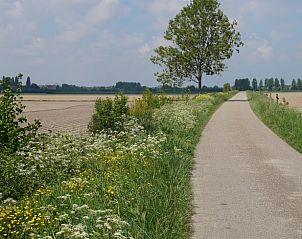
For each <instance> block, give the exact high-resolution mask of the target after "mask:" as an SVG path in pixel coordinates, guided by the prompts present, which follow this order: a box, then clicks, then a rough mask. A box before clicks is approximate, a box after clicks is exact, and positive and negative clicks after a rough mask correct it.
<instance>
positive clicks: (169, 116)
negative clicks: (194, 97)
mask: <svg viewBox="0 0 302 239" xmlns="http://www.w3.org/2000/svg"><path fill="white" fill-rule="evenodd" d="M196 110H202V107H200V105H199V106H198V105H197V104H196V103H195V102H174V103H172V104H167V105H164V106H163V107H161V108H160V109H158V110H156V111H155V113H154V120H155V121H157V122H159V123H160V124H161V125H164V126H165V127H168V128H169V130H172V131H179V130H184V131H186V130H190V129H192V128H194V126H195V124H196V121H197V116H196Z"/></svg>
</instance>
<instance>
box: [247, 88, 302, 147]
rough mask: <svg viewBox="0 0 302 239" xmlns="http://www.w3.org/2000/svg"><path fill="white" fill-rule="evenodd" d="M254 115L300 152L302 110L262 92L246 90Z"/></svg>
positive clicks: (301, 145)
mask: <svg viewBox="0 0 302 239" xmlns="http://www.w3.org/2000/svg"><path fill="white" fill-rule="evenodd" d="M248 97H249V99H250V105H251V107H252V109H253V111H254V112H255V113H256V115H257V116H258V117H259V118H260V119H261V120H262V121H263V122H264V123H265V124H266V125H267V126H268V127H269V128H271V129H272V130H273V131H274V132H275V133H276V134H277V135H279V136H280V137H281V138H282V139H284V140H285V141H286V142H287V143H288V144H289V145H291V146H292V147H293V148H295V149H296V150H297V151H299V152H300V153H302V112H301V111H298V110H296V109H293V108H290V107H289V106H288V105H287V104H277V103H275V102H274V101H273V100H272V99H270V98H268V97H266V96H265V95H263V94H259V93H255V92H248Z"/></svg>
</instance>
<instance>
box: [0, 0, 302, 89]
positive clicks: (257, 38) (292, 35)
mask: <svg viewBox="0 0 302 239" xmlns="http://www.w3.org/2000/svg"><path fill="white" fill-rule="evenodd" d="M219 2H220V3H221V6H220V8H221V9H222V10H223V11H224V13H225V14H226V15H227V16H228V17H229V19H231V20H234V19H235V20H236V21H237V22H238V26H237V30H238V31H239V32H240V33H241V35H242V40H243V42H244V46H243V47H242V48H241V49H240V53H239V54H236V53H234V55H233V57H232V58H231V59H230V60H228V61H227V62H226V63H227V66H228V69H226V70H225V71H224V72H222V73H221V76H217V75H216V76H215V75H214V76H211V77H205V78H204V81H203V83H204V84H205V85H208V86H213V85H219V86H221V85H223V84H224V83H226V82H230V83H231V84H233V83H234V80H235V79H236V78H246V77H248V78H254V77H256V78H257V79H264V78H268V77H279V78H281V77H283V78H284V79H285V80H286V81H287V82H290V81H291V80H292V79H293V78H299V77H300V78H301V77H302V73H301V69H302V27H301V16H302V1H300V0H290V1H284V0H220V1H219ZM188 3H189V1H187V0H0V55H1V57H0V74H2V75H5V76H14V75H17V74H18V73H20V72H21V73H23V74H24V75H25V77H27V76H30V77H31V80H32V82H35V83H37V84H62V83H67V84H76V85H85V86H100V85H102V86H111V85H115V83H116V82H118V81H128V82H140V83H141V84H142V85H147V86H157V85H159V83H158V82H156V79H155V77H154V73H155V72H156V71H158V70H159V69H158V68H157V67H156V66H154V65H153V64H152V63H151V62H150V60H149V59H150V56H151V55H152V54H153V50H154V48H156V47H158V46H160V45H162V44H165V41H164V40H163V34H164V32H165V30H166V27H167V24H168V22H169V19H171V18H173V17H174V16H175V15H176V14H177V13H178V12H179V11H180V10H181V8H182V7H183V6H185V5H187V4H188ZM190 84H194V83H193V82H192V83H190Z"/></svg>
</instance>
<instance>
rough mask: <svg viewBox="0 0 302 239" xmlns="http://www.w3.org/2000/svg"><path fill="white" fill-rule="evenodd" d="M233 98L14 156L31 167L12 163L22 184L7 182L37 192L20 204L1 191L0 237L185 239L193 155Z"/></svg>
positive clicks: (164, 111)
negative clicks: (209, 124) (203, 133)
mask: <svg viewBox="0 0 302 239" xmlns="http://www.w3.org/2000/svg"><path fill="white" fill-rule="evenodd" d="M231 95H232V93H229V94H223V93H218V94H210V95H206V96H199V97H197V99H196V100H186V101H178V102H172V103H169V104H165V105H163V106H161V107H160V108H157V109H154V112H153V114H152V124H153V125H152V127H151V128H152V131H150V129H151V128H150V129H149V130H148V131H146V129H145V128H144V127H143V126H141V125H140V123H139V122H140V120H138V119H136V118H133V117H129V118H128V120H127V122H125V123H124V127H123V130H122V131H119V132H117V131H102V132H99V133H97V134H95V135H91V136H90V137H88V138H81V137H77V136H72V135H65V136H64V135H59V136H57V137H56V136H54V138H52V139H50V140H46V141H44V142H43V144H45V145H43V147H42V146H41V148H39V149H38V150H37V149H31V148H26V151H25V153H22V152H20V153H19V154H18V156H22V157H24V159H29V160H28V162H29V164H28V165H27V164H26V162H27V161H26V160H22V161H21V164H20V163H18V162H14V163H15V164H16V165H15V166H13V165H12V166H11V167H12V168H10V170H11V171H10V172H8V174H9V175H8V176H11V177H14V175H17V176H18V179H19V178H20V181H17V182H7V183H8V184H9V187H10V188H13V187H14V185H18V187H19V188H22V186H24V187H26V186H27V184H28V183H29V184H30V185H33V186H32V187H35V188H34V189H32V193H30V194H26V193H24V194H23V196H22V195H21V194H20V195H18V196H19V197H18V198H19V200H18V201H15V200H14V199H15V198H14V199H12V198H8V197H7V196H9V195H7V194H5V192H3V195H5V198H3V200H2V202H1V203H0V238H44V239H51V238H158V239H159V238H165V239H166V238H173V239H176V238H189V236H190V220H191V214H192V206H191V200H192V196H191V194H192V193H191V188H190V175H191V171H192V166H193V160H192V157H193V152H194V149H195V146H196V144H197V143H198V141H199V137H200V134H201V131H202V128H203V127H204V126H205V125H206V123H207V122H208V120H209V118H210V116H211V115H212V113H213V112H214V111H215V110H216V109H217V107H218V106H219V105H220V104H221V103H223V101H224V100H226V99H228V98H229V97H230V96H231ZM56 172H57V173H58V174H59V177H56ZM68 176H69V177H68ZM22 177H24V178H25V179H26V180H24V181H22V180H21V178H22ZM45 178H46V179H47V180H45ZM0 180H1V179H0ZM30 180H33V181H34V182H28V181H30ZM35 183H36V184H35ZM0 190H1V189H0ZM14 193H16V192H15V191H14ZM13 195H14V194H13Z"/></svg>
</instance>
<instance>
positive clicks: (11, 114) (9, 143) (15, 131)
mask: <svg viewBox="0 0 302 239" xmlns="http://www.w3.org/2000/svg"><path fill="white" fill-rule="evenodd" d="M17 78H18V80H21V79H22V75H21V74H19V75H18V77H17ZM0 84H1V86H2V87H1V88H2V89H3V92H1V93H3V96H1V97H0V148H1V149H2V150H3V151H6V152H7V153H14V152H16V151H18V150H19V149H21V148H22V147H24V146H26V145H28V144H30V143H31V142H33V141H36V139H37V131H38V129H39V128H40V127H41V123H40V121H38V120H35V122H34V123H32V124H29V123H28V124H27V125H26V123H27V119H26V118H25V117H24V116H22V112H23V110H24V109H25V106H24V105H23V104H22V103H21V102H20V99H22V97H21V96H20V88H19V89H18V90H17V91H18V93H17V94H14V93H13V89H12V87H11V83H10V80H9V78H5V77H4V78H3V80H1V81H0Z"/></svg>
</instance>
